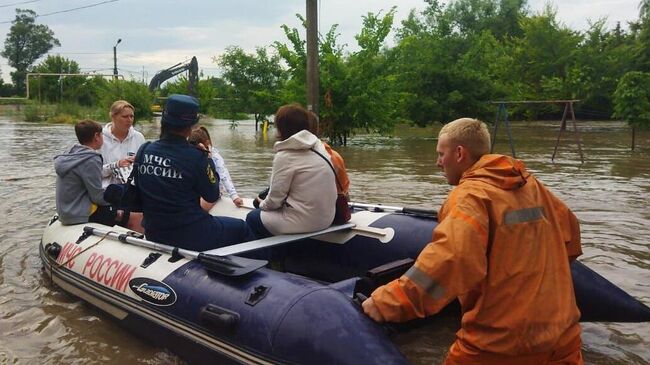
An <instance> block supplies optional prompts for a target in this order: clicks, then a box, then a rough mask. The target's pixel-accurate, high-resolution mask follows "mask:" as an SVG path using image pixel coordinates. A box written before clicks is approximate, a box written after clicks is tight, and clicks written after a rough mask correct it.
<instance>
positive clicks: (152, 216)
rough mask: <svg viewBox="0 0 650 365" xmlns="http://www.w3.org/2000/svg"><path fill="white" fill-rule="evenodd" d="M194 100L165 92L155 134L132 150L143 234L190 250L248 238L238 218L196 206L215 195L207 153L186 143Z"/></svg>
mask: <svg viewBox="0 0 650 365" xmlns="http://www.w3.org/2000/svg"><path fill="white" fill-rule="evenodd" d="M198 110H199V103H198V101H197V100H196V99H195V98H193V97H191V96H187V95H171V96H170V97H169V98H168V99H167V103H166V105H165V110H164V112H163V115H162V119H161V133H160V139H159V140H158V141H155V142H153V143H151V144H146V145H144V146H143V147H142V148H140V150H139V151H138V155H137V157H136V161H138V162H140V164H139V166H137V168H138V170H137V171H138V173H137V175H136V177H135V180H136V185H137V186H138V188H139V190H140V195H141V197H142V209H143V214H144V220H143V226H144V228H145V233H146V235H147V238H148V239H150V240H152V241H155V242H160V243H164V244H169V245H172V246H177V247H181V248H185V249H189V250H194V251H205V250H210V249H213V248H217V247H221V246H226V245H230V244H235V243H240V242H245V241H251V240H253V239H255V236H254V235H253V233H252V232H251V230H250V229H249V227H248V226H247V225H246V222H244V221H243V220H241V219H234V218H229V217H213V216H211V215H210V214H209V213H208V212H207V211H206V210H204V209H203V208H202V207H201V203H200V201H201V198H203V200H204V201H205V202H207V203H208V204H206V205H208V206H212V205H213V203H214V202H216V201H217V199H219V176H218V175H217V174H216V172H215V167H214V163H213V162H212V160H211V159H210V158H208V152H207V151H205V150H203V149H201V148H199V147H195V146H192V145H191V144H189V143H188V142H187V137H188V136H189V135H190V133H191V129H192V126H193V125H194V124H196V123H197V122H198Z"/></svg>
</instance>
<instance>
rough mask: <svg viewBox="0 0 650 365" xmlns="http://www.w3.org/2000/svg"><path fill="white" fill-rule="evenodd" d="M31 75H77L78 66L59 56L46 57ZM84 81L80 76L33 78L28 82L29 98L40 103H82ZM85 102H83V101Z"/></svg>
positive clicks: (34, 68)
mask: <svg viewBox="0 0 650 365" xmlns="http://www.w3.org/2000/svg"><path fill="white" fill-rule="evenodd" d="M31 72H33V73H59V74H61V73H67V74H76V73H79V64H78V63H77V62H75V61H73V60H70V59H67V58H65V57H61V56H52V55H50V56H47V58H46V59H45V60H44V61H43V62H41V63H40V64H38V65H36V66H34V67H33V68H32V70H31ZM84 84H85V79H84V78H83V77H80V76H54V75H46V76H34V77H31V78H30V80H29V89H30V90H31V92H30V94H31V95H30V97H31V98H38V99H39V100H41V101H47V102H56V101H59V102H61V101H64V100H65V101H71V100H74V101H76V102H80V103H83V101H82V98H81V95H82V94H83V91H82V89H83V88H84V86H85V85H84ZM84 101H85V100H84Z"/></svg>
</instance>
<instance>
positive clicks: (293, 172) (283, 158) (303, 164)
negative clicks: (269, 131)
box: [260, 130, 336, 235]
mask: <svg viewBox="0 0 650 365" xmlns="http://www.w3.org/2000/svg"><path fill="white" fill-rule="evenodd" d="M312 148H313V149H314V150H315V151H318V153H320V154H321V155H323V156H325V158H327V160H329V159H330V157H329V154H328V153H327V151H326V150H325V147H323V144H322V142H321V141H320V140H319V139H318V137H316V136H315V135H313V134H312V133H310V132H309V131H306V130H303V131H300V132H298V133H296V134H294V135H293V136H291V137H289V138H287V139H286V140H284V141H280V142H276V143H275V146H274V147H273V149H274V150H275V151H276V154H275V157H274V158H273V171H272V173H271V184H270V190H269V193H268V195H267V197H266V199H264V200H263V201H262V202H261V203H260V209H262V213H261V219H262V223H263V224H264V227H265V228H266V229H267V230H268V231H269V232H271V233H272V234H274V235H278V234H290V233H303V232H313V231H317V230H321V229H325V228H327V227H329V226H330V225H331V224H332V221H333V220H334V213H335V210H336V181H335V180H334V172H333V171H332V168H331V167H330V166H329V164H328V163H327V162H326V161H325V160H323V158H322V157H320V156H318V155H317V154H316V153H315V152H314V151H312V150H311V149H312Z"/></svg>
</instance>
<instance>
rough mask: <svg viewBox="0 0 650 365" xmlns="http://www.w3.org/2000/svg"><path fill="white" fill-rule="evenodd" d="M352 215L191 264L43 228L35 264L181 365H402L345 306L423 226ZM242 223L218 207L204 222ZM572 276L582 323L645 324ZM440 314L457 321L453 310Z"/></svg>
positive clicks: (578, 272)
mask: <svg viewBox="0 0 650 365" xmlns="http://www.w3.org/2000/svg"><path fill="white" fill-rule="evenodd" d="M353 205H354V207H353V214H352V220H351V221H350V222H349V223H348V224H345V225H341V226H332V227H330V228H328V229H326V230H324V231H320V232H316V233H311V234H302V235H287V236H276V237H270V238H267V239H263V240H257V241H253V242H247V243H244V244H240V245H233V246H228V247H224V248H220V249H215V250H211V251H206V252H200V253H199V252H193V251H187V250H183V249H176V248H173V247H169V246H165V245H160V244H157V243H154V242H150V241H147V240H146V239H144V237H142V236H139V235H138V234H136V233H134V232H129V231H128V230H126V229H124V228H122V227H118V226H115V227H108V226H102V225H98V224H90V223H89V224H80V225H73V226H64V225H62V224H61V223H60V222H59V221H58V219H57V217H54V218H52V220H51V221H50V222H49V224H48V226H47V227H46V228H45V231H44V233H43V237H42V240H41V243H40V245H39V252H40V257H41V259H42V261H43V267H44V271H45V275H47V276H48V277H49V278H51V280H52V282H53V283H54V284H56V285H57V286H59V287H60V288H61V289H62V290H64V291H66V292H69V293H71V294H73V295H75V296H78V297H79V298H81V299H83V300H85V301H87V302H89V303H91V304H93V305H94V306H96V307H98V308H99V309H101V310H103V311H105V312H106V313H108V314H110V315H111V316H112V317H114V318H115V319H116V320H118V321H119V322H120V323H121V324H122V325H123V326H124V327H126V328H128V329H129V330H131V331H133V332H134V333H136V334H137V335H139V336H141V337H143V338H145V339H147V340H150V341H151V342H153V343H155V344H157V345H159V346H162V347H166V348H168V349H170V350H171V351H173V352H174V353H176V354H177V355H179V356H181V357H182V358H184V359H186V360H187V361H188V362H190V363H192V364H202V363H245V364H271V363H272V364H278V363H280V364H408V361H407V359H406V358H405V357H404V356H403V355H402V354H401V353H400V352H399V350H398V349H397V346H396V345H395V344H394V343H393V342H391V340H390V338H389V336H388V333H387V331H386V330H385V328H383V327H382V326H380V325H378V324H376V323H374V322H373V321H372V320H370V319H369V318H367V317H366V316H365V315H364V314H363V313H362V311H361V310H360V307H359V305H358V301H356V302H355V297H356V296H359V294H358V293H360V294H361V295H366V296H367V295H368V294H369V293H370V292H372V290H373V289H374V288H376V287H377V286H379V285H382V284H384V283H386V282H388V281H390V280H392V279H394V278H397V277H399V276H400V275H401V274H403V273H404V272H405V271H406V270H407V269H408V268H409V267H410V266H411V265H412V263H413V260H414V259H415V258H416V257H417V255H418V253H419V252H420V251H421V250H422V248H423V247H424V246H425V245H426V244H427V243H428V242H429V241H430V239H431V232H432V230H433V228H434V227H435V225H436V224H437V222H436V219H435V214H434V213H433V212H428V211H422V210H417V209H408V208H399V207H386V206H382V205H376V206H375V205H365V204H353ZM247 212H248V209H244V208H236V207H235V206H234V205H233V204H232V202H230V201H228V200H227V199H222V200H221V201H220V203H218V204H217V205H216V206H215V208H213V210H212V212H211V213H212V214H214V215H227V216H233V217H239V218H243V217H245V215H246V213H247ZM260 249H265V250H271V251H267V253H268V252H272V255H271V256H272V257H273V261H272V263H271V264H270V265H267V261H265V260H260V259H256V258H251V257H255V252H259V250H260ZM572 274H573V279H574V286H575V292H576V298H577V302H578V306H579V307H580V311H581V313H582V318H581V320H582V321H610V322H644V321H650V308H648V307H647V306H645V305H644V304H643V303H641V302H639V301H637V300H636V299H634V298H632V297H631V296H629V295H628V294H627V293H625V292H624V291H623V290H621V289H620V288H618V287H616V286H615V285H614V284H612V283H610V282H609V281H607V280H606V279H604V278H603V277H601V276H600V275H598V274H597V273H595V272H594V271H592V270H590V269H589V268H587V267H586V266H584V265H583V264H581V263H579V262H577V261H576V262H574V263H573V264H572ZM445 313H446V314H448V315H449V313H451V315H458V313H459V312H458V307H457V304H456V306H455V307H454V304H451V305H450V307H449V308H448V310H445V311H443V313H442V314H440V315H445Z"/></svg>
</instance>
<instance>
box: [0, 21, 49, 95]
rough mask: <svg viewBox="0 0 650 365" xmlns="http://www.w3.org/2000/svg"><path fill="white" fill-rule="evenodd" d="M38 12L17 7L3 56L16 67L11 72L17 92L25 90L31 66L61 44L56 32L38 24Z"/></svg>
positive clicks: (20, 92)
mask: <svg viewBox="0 0 650 365" xmlns="http://www.w3.org/2000/svg"><path fill="white" fill-rule="evenodd" d="M35 19H36V13H35V12H34V11H32V10H29V9H16V18H15V19H14V21H13V22H12V26H11V28H10V29H9V33H8V34H7V38H6V39H5V47H4V50H3V51H2V53H1V54H2V56H3V57H5V58H6V59H7V60H8V63H9V66H11V67H13V68H15V69H16V71H14V72H12V73H11V79H12V80H13V83H14V87H15V88H16V94H19V95H22V94H23V93H24V91H25V75H26V74H27V70H28V69H29V67H30V66H31V65H32V64H33V63H34V62H35V61H36V60H38V59H39V58H40V57H41V56H42V55H44V54H45V53H47V52H48V51H49V50H50V49H52V47H54V46H60V45H61V44H60V43H59V40H58V39H56V38H54V32H53V31H52V30H51V29H50V28H48V26H46V25H43V24H36V22H35Z"/></svg>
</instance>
